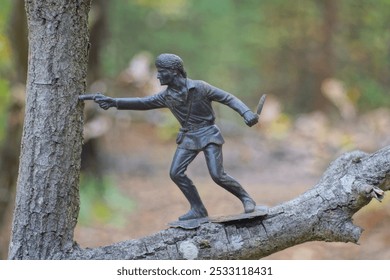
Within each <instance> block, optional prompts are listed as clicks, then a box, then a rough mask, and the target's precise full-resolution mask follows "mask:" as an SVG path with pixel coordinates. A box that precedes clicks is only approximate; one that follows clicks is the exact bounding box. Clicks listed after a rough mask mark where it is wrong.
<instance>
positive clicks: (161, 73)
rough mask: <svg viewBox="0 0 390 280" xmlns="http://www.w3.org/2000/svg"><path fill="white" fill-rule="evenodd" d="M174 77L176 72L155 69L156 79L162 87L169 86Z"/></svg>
mask: <svg viewBox="0 0 390 280" xmlns="http://www.w3.org/2000/svg"><path fill="white" fill-rule="evenodd" d="M175 76H176V72H175V71H174V70H171V69H166V68H157V79H158V80H159V81H160V84H161V85H162V86H164V85H169V84H171V83H172V81H173V80H174V78H175Z"/></svg>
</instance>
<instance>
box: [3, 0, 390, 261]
mask: <svg viewBox="0 0 390 280" xmlns="http://www.w3.org/2000/svg"><path fill="white" fill-rule="evenodd" d="M90 31H91V33H90V35H91V37H90V39H91V49H90V59H89V76H88V91H90V92H97V91H99V92H103V93H105V94H107V95H109V96H113V97H123V96H146V95H150V94H153V93H157V92H158V91H159V90H161V88H160V86H159V85H158V84H157V79H156V73H155V69H154V58H155V57H156V55H158V54H160V53H163V52H169V53H175V54H178V55H179V56H181V57H182V58H183V60H184V63H185V68H186V70H187V73H188V74H189V77H190V78H192V79H202V80H205V81H208V82H209V83H211V84H213V85H215V86H218V87H221V88H223V89H225V90H226V91H229V92H231V93H233V94H234V95H236V96H238V97H239V98H240V99H242V100H243V101H244V102H245V103H246V104H248V106H250V107H251V108H253V109H255V107H256V105H257V102H258V100H259V98H260V96H261V95H262V94H264V93H266V94H267V95H268V98H267V101H266V104H265V107H264V110H263V114H262V116H261V119H260V125H257V126H255V127H253V128H248V127H246V126H245V124H244V122H243V121H242V119H241V118H240V117H239V116H238V115H237V114H236V113H235V112H233V111H232V110H230V109H229V108H226V107H223V106H219V105H218V104H216V106H215V109H216V112H217V115H218V125H219V126H220V128H221V130H222V132H223V134H224V136H225V138H226V144H225V148H224V151H225V152H224V157H225V169H226V170H227V172H228V173H230V174H231V175H232V176H233V177H236V178H237V179H238V180H239V181H240V182H241V183H242V184H243V185H244V186H245V188H246V189H247V190H248V192H249V193H251V194H252V196H253V197H254V198H255V199H256V200H257V202H258V203H259V204H266V205H269V206H272V205H275V204H278V203H282V202H283V201H286V200H289V199H292V198H294V197H295V196H297V195H299V194H300V193H302V192H304V191H305V190H307V189H308V188H310V187H311V186H313V185H315V184H316V182H317V181H318V180H319V178H320V176H321V174H322V173H323V172H324V171H325V169H326V167H327V166H328V164H329V163H330V162H331V161H332V160H334V159H336V157H337V156H339V155H340V154H342V153H344V152H347V151H351V150H354V149H360V150H363V151H366V152H373V151H376V150H378V149H380V148H382V147H384V146H387V145H389V144H390V134H389V127H390V110H389V107H390V0H375V1H370V0H341V1H338V0H325V1H323V0H298V1H284V0H272V1H255V0H213V1H209V0H111V1H104V0H93V1H92V10H91V13H90ZM27 50H28V42H27V27H26V18H25V11H24V1H23V0H12V1H11V0H2V2H1V9H0V167H1V168H0V232H1V238H0V244H1V245H0V254H1V256H2V257H6V254H7V247H8V245H7V242H8V238H9V232H10V224H11V219H12V210H13V209H12V207H13V199H14V194H15V184H16V183H15V182H16V178H17V169H18V157H19V148H20V147H19V146H20V137H21V130H22V123H23V108H24V98H25V96H24V94H25V90H24V85H25V82H26V72H27V61H28V55H27V53H28V51H27ZM85 114H86V118H85V133H84V142H85V144H84V149H83V155H82V167H83V170H82V178H81V186H80V192H81V211H80V218H79V224H78V226H77V229H76V240H77V241H78V242H79V243H80V245H81V246H83V247H85V246H89V247H91V246H100V245H105V244H109V243H112V242H118V241H121V240H124V239H131V238H138V237H140V236H144V235H148V234H151V233H154V232H157V231H159V230H161V229H164V228H166V225H167V223H168V222H170V221H173V220H175V219H176V218H177V217H178V216H179V215H181V214H183V213H184V212H185V211H186V210H187V207H188V206H187V202H186V201H185V199H184V197H183V196H182V194H181V193H180V192H179V190H178V189H177V187H176V186H175V185H174V184H173V182H171V181H170V179H169V175H168V171H169V166H170V162H171V159H172V156H173V153H174V150H175V143H174V139H175V134H176V131H177V129H178V125H177V123H176V121H175V120H174V118H173V116H172V115H171V114H170V113H169V112H168V111H166V110H157V111H148V112H129V111H120V112H119V111H116V110H114V109H111V110H108V111H103V110H100V109H99V108H98V107H97V105H96V104H93V103H92V102H87V103H86V106H85ZM188 172H189V173H190V176H191V178H192V179H193V181H194V182H195V184H196V185H197V187H198V188H199V192H200V193H201V196H202V198H203V199H204V202H205V204H206V207H208V209H209V213H210V214H211V215H221V214H223V215H226V214H231V213H235V212H241V211H242V209H241V205H240V203H239V202H238V201H237V200H236V199H235V198H233V197H232V196H231V195H229V194H227V193H226V192H224V191H223V190H221V189H220V188H219V187H217V186H215V184H214V183H213V182H212V181H211V179H209V177H208V174H207V171H206V167H205V165H204V160H203V158H202V156H199V159H198V158H197V159H196V160H195V162H194V163H193V165H192V166H191V167H190V169H189V171H188ZM389 202H390V200H389V199H388V198H385V201H384V202H383V203H382V204H380V203H378V202H377V201H373V202H371V203H370V205H368V206H367V207H366V208H364V209H363V210H362V211H361V212H359V213H358V214H357V215H356V218H355V223H356V224H358V225H360V226H361V227H363V228H365V231H364V233H363V235H362V238H361V240H360V244H361V245H354V244H338V243H324V242H311V243H307V244H302V245H299V246H295V247H293V248H289V249H287V250H284V251H282V252H279V253H277V254H274V255H271V256H270V257H269V259H386V258H387V259H388V258H390V233H389V232H390V231H389V229H390V219H389V218H390V203H389Z"/></svg>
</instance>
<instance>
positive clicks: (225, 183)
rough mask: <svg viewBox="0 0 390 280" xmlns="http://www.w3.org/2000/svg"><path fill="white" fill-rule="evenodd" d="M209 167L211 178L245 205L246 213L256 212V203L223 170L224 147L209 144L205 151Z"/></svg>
mask: <svg viewBox="0 0 390 280" xmlns="http://www.w3.org/2000/svg"><path fill="white" fill-rule="evenodd" d="M203 152H204V154H205V157H206V162H207V167H208V169H209V172H210V175H211V178H212V179H213V180H214V182H215V183H217V184H218V185H219V186H221V187H222V188H224V189H225V190H227V191H228V192H230V193H232V194H233V195H235V196H236V197H238V198H239V199H240V200H241V202H242V204H243V205H244V210H245V213H250V212H253V211H254V210H255V207H256V203H255V201H254V200H253V199H252V198H251V197H250V196H249V194H248V193H247V192H246V191H245V190H244V188H243V187H242V186H241V185H240V183H238V182H237V181H236V180H235V179H234V178H233V177H231V176H229V175H228V174H226V173H225V171H224V168H223V156H222V146H221V145H216V144H209V145H207V147H205V149H204V151H203Z"/></svg>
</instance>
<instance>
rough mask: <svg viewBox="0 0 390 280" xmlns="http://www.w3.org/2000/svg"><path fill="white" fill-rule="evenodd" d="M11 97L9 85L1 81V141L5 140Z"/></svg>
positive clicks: (5, 81)
mask: <svg viewBox="0 0 390 280" xmlns="http://www.w3.org/2000/svg"><path fill="white" fill-rule="evenodd" d="M9 97H10V93H9V83H8V81H7V80H3V79H0V141H1V140H3V138H4V132H5V129H6V124H7V111H8V110H7V109H8V104H9Z"/></svg>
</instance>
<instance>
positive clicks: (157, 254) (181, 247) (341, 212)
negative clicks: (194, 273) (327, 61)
mask: <svg viewBox="0 0 390 280" xmlns="http://www.w3.org/2000/svg"><path fill="white" fill-rule="evenodd" d="M389 189H390V146H389V147H386V148H384V149H382V150H379V151H377V152H375V153H373V154H366V153H363V152H360V151H355V152H351V153H347V154H344V155H342V156H341V157H339V158H338V159H336V160H335V161H334V162H333V163H331V164H330V166H329V168H328V169H327V170H326V171H325V173H324V174H323V176H322V178H321V179H320V181H319V183H318V184H317V185H315V186H314V187H313V188H311V189H310V190H308V191H307V192H305V193H303V194H302V195H300V196H298V197H297V198H295V199H293V200H290V201H287V202H285V203H282V204H280V205H277V206H275V207H272V208H270V209H269V214H268V216H266V217H263V218H261V219H257V220H256V219H255V220H250V221H245V222H244V221H241V222H237V223H231V224H216V223H207V224H203V225H201V226H200V227H199V228H198V229H194V230H184V229H177V228H174V229H173V228H170V229H166V230H163V231H160V232H158V233H156V234H154V235H151V236H147V237H144V238H141V239H138V240H129V241H124V242H120V243H116V244H113V245H109V246H105V247H99V248H94V249H89V248H87V249H81V248H79V247H78V246H77V244H75V246H74V247H73V250H72V252H68V254H67V255H66V256H64V257H65V258H69V259H259V258H262V257H266V256H268V255H270V254H272V253H275V252H277V251H280V250H283V249H285V248H288V247H291V246H294V245H297V244H301V243H304V242H307V241H315V240H316V241H328V242H333V241H338V242H353V243H357V242H358V240H359V238H360V235H361V233H362V231H363V230H362V229H361V228H360V227H358V226H356V225H354V224H353V221H352V216H353V215H354V214H355V213H356V212H357V211H359V210H360V209H361V208H362V207H364V206H365V205H367V204H368V203H369V202H370V201H371V200H372V199H373V198H375V199H379V200H380V199H381V198H382V197H383V194H384V192H385V191H388V190H389Z"/></svg>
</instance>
